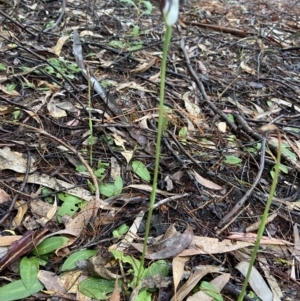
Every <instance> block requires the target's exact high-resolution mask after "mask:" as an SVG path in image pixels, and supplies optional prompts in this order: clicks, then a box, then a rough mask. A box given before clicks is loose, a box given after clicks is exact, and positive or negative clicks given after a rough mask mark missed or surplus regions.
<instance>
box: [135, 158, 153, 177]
mask: <svg viewBox="0 0 300 301" xmlns="http://www.w3.org/2000/svg"><path fill="white" fill-rule="evenodd" d="M131 167H132V170H133V171H134V173H135V174H137V175H138V176H139V177H140V178H141V179H143V180H144V181H146V182H149V181H150V180H151V176H150V172H149V171H148V169H147V167H146V166H145V165H144V163H143V162H141V161H132V163H131Z"/></svg>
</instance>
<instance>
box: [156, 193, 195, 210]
mask: <svg viewBox="0 0 300 301" xmlns="http://www.w3.org/2000/svg"><path fill="white" fill-rule="evenodd" d="M190 195H191V194H190V193H184V194H178V195H173V196H171V197H168V198H166V199H163V200H160V201H159V202H157V203H155V204H154V206H153V208H154V209H156V208H158V207H160V206H161V205H163V204H166V203H168V202H171V201H175V200H178V199H181V198H185V197H188V196H190Z"/></svg>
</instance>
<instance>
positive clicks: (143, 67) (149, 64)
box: [131, 57, 157, 73]
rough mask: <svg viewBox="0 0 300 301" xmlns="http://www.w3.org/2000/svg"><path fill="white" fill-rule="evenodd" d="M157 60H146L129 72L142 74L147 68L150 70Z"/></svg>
mask: <svg viewBox="0 0 300 301" xmlns="http://www.w3.org/2000/svg"><path fill="white" fill-rule="evenodd" d="M156 60H157V58H156V57H154V58H152V59H150V60H148V61H147V62H145V63H142V64H140V65H138V66H137V67H136V68H135V69H133V70H131V72H132V73H143V72H145V71H147V70H148V69H149V68H151V67H152V66H153V65H154V64H155V63H156Z"/></svg>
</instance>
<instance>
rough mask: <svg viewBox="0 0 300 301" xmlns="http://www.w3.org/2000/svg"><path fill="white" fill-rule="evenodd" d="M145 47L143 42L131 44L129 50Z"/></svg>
mask: <svg viewBox="0 0 300 301" xmlns="http://www.w3.org/2000/svg"><path fill="white" fill-rule="evenodd" d="M142 48H143V43H138V44H136V45H133V46H130V47H129V48H128V51H137V50H140V49H142Z"/></svg>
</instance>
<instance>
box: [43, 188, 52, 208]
mask: <svg viewBox="0 0 300 301" xmlns="http://www.w3.org/2000/svg"><path fill="white" fill-rule="evenodd" d="M52 192H53V191H52V190H51V189H50V188H48V187H44V188H43V189H42V195H43V196H44V200H45V201H46V202H47V203H50V204H52V203H53V197H52V196H51V193H52Z"/></svg>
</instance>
